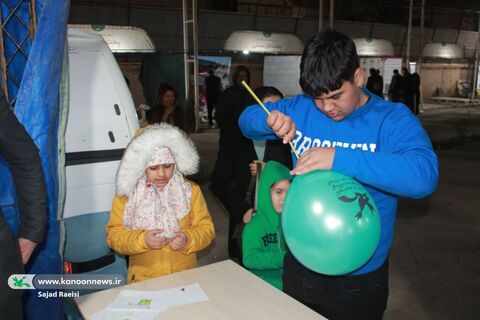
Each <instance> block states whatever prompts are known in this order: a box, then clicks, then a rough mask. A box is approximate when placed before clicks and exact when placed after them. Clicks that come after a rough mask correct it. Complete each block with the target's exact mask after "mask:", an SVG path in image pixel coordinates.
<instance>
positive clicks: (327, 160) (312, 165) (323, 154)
mask: <svg viewBox="0 0 480 320" xmlns="http://www.w3.org/2000/svg"><path fill="white" fill-rule="evenodd" d="M334 158H335V148H312V149H309V150H307V151H306V152H305V153H304V154H302V156H301V157H300V158H299V159H298V161H297V165H296V166H295V168H293V170H292V171H290V174H291V175H301V174H304V173H307V172H310V171H314V170H331V169H332V166H333V159H334Z"/></svg>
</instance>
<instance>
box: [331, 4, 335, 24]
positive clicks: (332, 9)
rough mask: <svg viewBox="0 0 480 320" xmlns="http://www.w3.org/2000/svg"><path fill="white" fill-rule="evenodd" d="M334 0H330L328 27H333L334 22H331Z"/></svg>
mask: <svg viewBox="0 0 480 320" xmlns="http://www.w3.org/2000/svg"><path fill="white" fill-rule="evenodd" d="M334 2H335V0H330V28H331V29H333V26H334V23H333V6H334Z"/></svg>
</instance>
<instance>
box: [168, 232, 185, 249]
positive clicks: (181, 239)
mask: <svg viewBox="0 0 480 320" xmlns="http://www.w3.org/2000/svg"><path fill="white" fill-rule="evenodd" d="M187 241H188V237H187V235H186V234H185V233H183V232H179V233H177V235H176V236H175V237H174V238H171V239H170V241H169V243H170V247H171V248H172V249H173V250H175V251H178V250H182V249H183V248H185V246H186V245H187Z"/></svg>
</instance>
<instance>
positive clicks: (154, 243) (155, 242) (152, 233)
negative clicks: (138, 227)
mask: <svg viewBox="0 0 480 320" xmlns="http://www.w3.org/2000/svg"><path fill="white" fill-rule="evenodd" d="M162 233H163V229H153V230H148V231H147V232H145V234H144V238H145V244H146V245H147V247H148V248H149V249H162V248H163V247H165V246H166V245H167V244H168V238H165V237H163V236H162Z"/></svg>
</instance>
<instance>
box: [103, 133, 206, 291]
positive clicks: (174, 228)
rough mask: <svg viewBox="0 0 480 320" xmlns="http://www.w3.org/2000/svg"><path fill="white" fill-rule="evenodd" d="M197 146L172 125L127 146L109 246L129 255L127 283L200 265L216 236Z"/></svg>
mask: <svg viewBox="0 0 480 320" xmlns="http://www.w3.org/2000/svg"><path fill="white" fill-rule="evenodd" d="M198 163H199V157H198V153H197V151H196V149H195V146H194V144H193V142H192V141H191V140H190V139H189V138H188V137H187V136H186V135H185V133H183V132H182V131H180V130H179V129H178V128H175V127H173V126H171V125H168V124H160V125H153V126H150V127H148V128H146V129H145V130H144V131H143V132H142V133H141V134H140V135H138V136H137V137H135V138H134V139H133V140H132V142H130V144H129V145H128V147H127V149H126V151H125V154H124V155H123V158H122V160H121V162H120V166H119V168H118V172H117V178H116V195H115V197H114V199H113V205H112V210H111V212H110V220H109V222H108V224H107V227H106V231H107V235H108V238H107V242H108V245H109V246H110V247H111V248H112V249H113V250H115V251H117V252H119V253H121V254H124V255H127V256H129V268H128V278H127V282H129V283H130V282H136V281H141V280H146V279H150V278H154V277H158V276H162V275H165V274H170V273H173V272H178V271H182V270H186V269H191V268H194V267H196V266H197V265H198V262H197V258H196V254H195V253H196V252H197V251H199V250H202V249H203V248H205V247H207V246H208V245H209V244H210V243H211V242H212V240H213V239H214V237H215V231H214V226H213V223H212V219H211V217H210V214H209V212H208V209H207V205H206V203H205V199H204V198H203V194H202V191H201V190H200V187H199V186H198V185H197V184H196V183H194V182H192V181H190V180H187V179H185V178H184V175H189V174H194V173H196V172H197V170H198Z"/></svg>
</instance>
